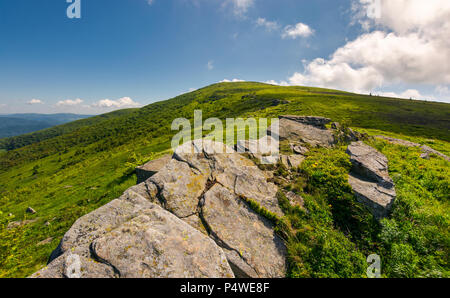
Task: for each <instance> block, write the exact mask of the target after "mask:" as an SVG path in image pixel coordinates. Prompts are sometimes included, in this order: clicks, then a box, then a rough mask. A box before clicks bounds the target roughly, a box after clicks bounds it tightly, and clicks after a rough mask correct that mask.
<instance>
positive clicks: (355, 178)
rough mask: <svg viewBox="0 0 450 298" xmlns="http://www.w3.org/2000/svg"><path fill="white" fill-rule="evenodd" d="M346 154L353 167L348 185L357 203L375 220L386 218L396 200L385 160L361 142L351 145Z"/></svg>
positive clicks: (381, 155)
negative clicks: (360, 203) (365, 207)
mask: <svg viewBox="0 0 450 298" xmlns="http://www.w3.org/2000/svg"><path fill="white" fill-rule="evenodd" d="M347 153H348V154H349V155H350V161H351V162H352V165H353V167H352V171H351V173H350V175H349V184H350V185H351V187H352V189H353V191H354V193H355V195H356V197H357V199H358V201H360V202H362V203H364V204H365V205H366V206H367V207H368V208H369V209H370V210H371V212H372V214H373V215H374V216H375V217H376V218H377V219H381V218H383V217H387V216H388V215H389V212H390V209H391V207H392V204H393V202H394V200H395V198H396V193H395V187H394V183H393V181H392V179H391V178H390V177H389V172H388V160H387V158H386V157H385V156H384V155H383V154H381V153H380V152H378V151H377V150H375V149H374V148H372V147H370V146H368V145H366V144H364V143H363V142H361V141H360V142H354V143H351V144H350V145H349V146H348V148H347Z"/></svg>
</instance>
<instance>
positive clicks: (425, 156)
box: [420, 152, 430, 160]
mask: <svg viewBox="0 0 450 298" xmlns="http://www.w3.org/2000/svg"><path fill="white" fill-rule="evenodd" d="M420 158H422V159H427V160H428V159H430V153H428V152H424V153H422V154H420Z"/></svg>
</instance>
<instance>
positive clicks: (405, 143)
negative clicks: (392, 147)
mask: <svg viewBox="0 0 450 298" xmlns="http://www.w3.org/2000/svg"><path fill="white" fill-rule="evenodd" d="M375 137H376V138H379V139H383V140H385V141H388V142H389V143H392V144H397V145H402V146H405V147H420V146H421V145H420V144H417V143H413V142H410V141H405V140H401V139H395V138H391V137H386V136H375Z"/></svg>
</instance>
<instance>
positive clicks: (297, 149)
mask: <svg viewBox="0 0 450 298" xmlns="http://www.w3.org/2000/svg"><path fill="white" fill-rule="evenodd" d="M290 146H291V149H292V151H294V153H295V154H300V155H305V154H306V153H308V152H309V149H308V148H306V147H303V146H301V145H295V144H290Z"/></svg>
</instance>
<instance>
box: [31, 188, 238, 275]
mask: <svg viewBox="0 0 450 298" xmlns="http://www.w3.org/2000/svg"><path fill="white" fill-rule="evenodd" d="M135 189H136V188H135ZM53 258H54V259H53V260H52V261H51V262H50V264H49V265H48V266H47V267H46V268H44V269H42V270H40V271H39V272H37V273H35V274H34V275H33V276H32V277H45V278H57V277H66V276H71V275H72V274H77V273H78V274H79V277H86V278H92V277H94V278H97V277H233V276H234V275H233V272H232V271H231V268H230V267H229V265H228V263H227V261H226V257H225V254H224V253H223V251H222V249H221V248H219V247H218V246H217V244H216V243H215V242H214V241H212V240H211V239H210V238H209V237H207V236H206V235H204V234H203V233H201V232H199V231H197V230H196V229H194V228H192V227H191V226H190V225H188V224H186V223H185V222H184V221H182V220H180V219H179V218H177V217H176V216H175V215H173V214H171V213H169V212H167V211H165V210H163V209H162V208H161V207H160V206H157V205H156V204H153V203H151V202H150V201H149V200H148V199H146V198H144V197H142V196H141V195H140V194H138V193H137V192H135V191H134V190H132V189H131V190H128V191H127V192H125V194H124V195H123V196H122V197H120V198H119V199H116V200H114V201H112V202H110V203H109V204H107V205H105V206H103V207H101V208H99V209H97V210H95V211H93V212H92V213H89V214H87V215H85V216H83V217H81V218H80V219H78V220H77V221H76V222H75V224H74V225H73V226H72V227H71V229H70V230H69V231H68V232H67V233H66V234H65V235H64V238H63V239H62V241H61V243H60V245H59V246H58V248H57V250H56V251H55V253H54V254H53ZM74 260H76V261H77V260H78V262H79V265H78V267H77V266H75V265H76V264H74V262H75V261H74ZM71 270H75V271H74V272H72V271H71Z"/></svg>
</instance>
